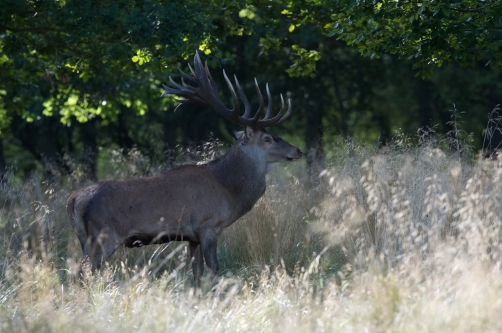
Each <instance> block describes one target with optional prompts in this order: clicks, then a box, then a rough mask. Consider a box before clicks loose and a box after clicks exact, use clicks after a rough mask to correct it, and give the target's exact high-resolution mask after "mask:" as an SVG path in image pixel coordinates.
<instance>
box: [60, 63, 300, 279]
mask: <svg viewBox="0 0 502 333" xmlns="http://www.w3.org/2000/svg"><path fill="white" fill-rule="evenodd" d="M189 68H190V71H191V73H192V75H193V76H191V75H188V74H186V73H184V72H183V71H181V70H180V69H179V68H178V70H179V72H180V74H181V76H182V79H181V84H178V83H176V82H174V81H173V79H172V78H171V77H170V78H169V80H170V82H171V84H172V86H173V87H174V88H170V87H168V86H166V85H164V84H163V87H164V89H165V91H164V93H163V94H162V96H164V95H165V94H170V95H177V96H181V97H184V99H181V100H178V102H179V105H178V106H177V107H176V109H178V108H179V107H180V106H182V105H185V104H198V105H202V106H208V107H211V108H212V109H214V111H216V112H217V113H218V114H220V115H221V116H223V117H224V118H226V119H228V120H230V121H232V122H234V123H236V124H238V125H241V126H243V127H244V130H243V131H242V132H239V133H237V135H236V136H237V140H236V142H235V143H234V145H233V146H232V147H231V148H230V149H229V150H228V151H227V153H226V154H224V155H223V156H221V157H219V158H217V159H215V160H213V161H210V162H209V163H207V164H202V165H183V166H180V167H177V168H174V169H171V170H169V171H166V172H165V173H163V174H160V175H157V176H153V177H147V178H139V179H130V180H121V181H102V182H98V183H96V184H93V185H90V186H88V187H86V188H83V189H81V190H78V191H76V192H74V193H73V194H72V195H71V196H70V198H69V199H68V203H67V213H68V215H69V217H70V220H71V223H72V226H73V228H74V229H75V230H76V233H77V236H78V239H79V241H80V245H81V247H82V260H81V262H80V269H79V272H80V273H79V276H80V277H81V276H82V267H83V266H84V265H89V264H90V267H91V272H94V271H95V270H96V269H98V268H99V267H100V266H101V265H102V264H103V262H104V261H105V260H106V259H107V258H108V257H109V256H110V255H111V254H112V253H113V252H114V251H115V250H116V249H117V248H118V247H119V246H121V245H124V246H125V247H129V248H132V247H141V246H144V245H148V244H163V243H168V242H171V241H188V247H189V251H190V256H191V259H192V270H193V275H194V279H195V284H196V285H198V284H199V283H200V279H201V277H202V274H203V271H204V260H205V262H206V265H207V266H208V268H209V271H210V275H211V276H212V277H215V276H216V274H217V272H218V260H217V257H216V247H217V242H218V237H219V236H220V234H221V232H222V231H223V229H225V228H226V227H228V226H229V225H231V224H232V223H234V222H235V221H236V220H237V219H238V218H240V217H241V216H243V215H244V214H246V213H247V212H249V211H250V210H251V209H252V208H253V206H254V204H255V203H256V202H257V201H258V199H259V198H260V197H261V196H262V195H263V193H264V192H265V188H266V182H265V175H266V173H267V172H268V171H270V170H271V169H272V168H273V167H274V166H276V165H278V164H279V163H281V162H284V161H294V160H297V159H299V158H300V157H301V156H302V152H301V150H300V149H298V148H297V147H294V146H292V145H291V144H289V143H288V142H286V141H284V140H282V139H281V138H279V137H277V136H275V135H273V134H271V133H269V132H267V131H266V130H265V128H267V127H272V126H277V125H279V124H281V123H283V122H284V121H285V120H286V119H287V118H288V117H289V116H290V114H291V100H288V109H287V112H285V107H284V99H283V98H282V95H281V108H280V110H279V112H278V113H277V114H276V115H275V116H274V117H271V115H272V97H271V95H270V91H269V89H268V84H267V87H266V90H267V97H268V105H267V109H266V112H265V116H264V117H263V118H261V117H262V114H263V112H264V109H265V107H264V102H263V97H262V94H261V91H260V88H259V86H258V83H257V81H256V79H255V86H256V91H257V94H258V99H259V107H258V110H257V112H256V113H255V114H254V115H253V116H252V115H251V108H250V105H249V102H248V99H247V97H246V95H245V94H244V92H243V90H242V88H241V86H240V84H239V81H238V80H237V77H234V78H235V84H236V87H237V91H238V94H239V95H240V98H241V100H242V101H243V103H244V114H242V115H241V114H240V113H241V112H240V104H239V100H238V98H237V94H236V92H235V90H234V87H233V85H232V83H231V81H230V80H229V79H228V77H227V75H226V73H225V71H223V75H224V78H225V81H226V83H227V85H228V88H229V89H230V92H231V94H232V98H233V102H234V107H233V109H229V108H227V107H226V106H225V105H224V104H223V102H222V101H221V100H220V98H219V97H218V90H217V88H216V84H215V81H214V80H213V78H212V77H211V74H210V73H209V69H208V67H207V63H206V65H205V66H203V64H202V62H201V60H200V57H199V55H198V53H196V55H195V58H194V69H192V67H190V65H189ZM184 79H186V80H189V81H191V82H193V83H195V84H196V85H197V86H193V85H189V84H186V83H185V80H184ZM176 109H175V111H176Z"/></svg>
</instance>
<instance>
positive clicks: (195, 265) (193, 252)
mask: <svg viewBox="0 0 502 333" xmlns="http://www.w3.org/2000/svg"><path fill="white" fill-rule="evenodd" d="M188 248H189V250H190V259H191V261H192V272H193V278H194V282H195V286H196V287H200V280H201V278H202V274H203V273H204V260H203V259H202V250H201V246H200V244H199V243H197V242H193V241H189V242H188Z"/></svg>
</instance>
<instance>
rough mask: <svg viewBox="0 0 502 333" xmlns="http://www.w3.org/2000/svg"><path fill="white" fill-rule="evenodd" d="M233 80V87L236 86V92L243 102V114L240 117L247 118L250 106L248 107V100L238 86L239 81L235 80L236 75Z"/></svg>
mask: <svg viewBox="0 0 502 333" xmlns="http://www.w3.org/2000/svg"><path fill="white" fill-rule="evenodd" d="M234 80H235V85H236V86H237V91H238V92H239V96H240V97H241V99H242V101H243V102H244V114H243V115H242V118H248V117H249V114H250V113H251V106H250V105H249V101H248V98H247V96H246V94H244V91H243V90H242V87H241V85H240V84H239V80H237V76H236V75H234Z"/></svg>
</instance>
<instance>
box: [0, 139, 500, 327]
mask: <svg viewBox="0 0 502 333" xmlns="http://www.w3.org/2000/svg"><path fill="white" fill-rule="evenodd" d="M403 142H404V141H399V140H396V141H395V142H394V143H393V144H391V145H390V148H389V149H386V150H385V151H376V150H375V149H371V148H365V147H358V146H355V145H354V144H353V143H351V142H349V143H348V144H345V145H341V146H339V147H335V148H333V149H332V151H331V152H330V156H331V157H330V159H329V161H330V162H329V166H328V167H327V168H326V170H324V171H323V172H322V173H321V174H320V175H319V176H318V177H317V176H316V177H309V176H308V175H307V172H306V171H305V170H304V168H303V167H302V165H301V164H300V163H296V164H290V165H288V166H286V167H278V168H276V169H275V170H274V171H273V172H272V173H271V175H270V176H269V177H268V184H269V185H268V189H267V192H266V194H265V196H264V197H263V198H262V199H261V200H260V201H259V202H258V203H257V204H256V206H255V207H254V209H253V210H252V211H251V212H250V213H249V214H247V215H246V216H244V217H243V218H241V219H240V220H239V221H237V222H236V223H235V224H234V225H232V226H231V227H229V228H228V229H227V230H225V232H224V234H223V236H222V237H221V240H220V243H219V248H218V255H219V259H220V262H221V267H222V269H221V274H220V277H219V280H218V282H217V283H216V285H215V286H213V285H212V284H211V283H210V282H209V281H206V283H205V285H204V286H203V288H202V290H201V291H197V292H196V291H194V290H193V288H192V282H191V279H192V277H191V272H190V265H189V260H188V258H187V250H186V246H185V245H184V244H183V243H173V244H168V245H163V246H151V247H146V248H141V249H134V250H130V249H128V250H122V249H120V250H118V251H117V253H116V254H114V255H113V256H112V258H111V259H110V260H109V261H108V263H107V265H105V267H104V268H103V269H102V270H101V271H100V272H99V273H98V274H96V275H95V276H93V277H91V278H90V279H88V280H87V281H86V284H85V286H84V287H81V286H79V285H77V284H74V283H73V282H72V281H71V279H70V274H69V273H70V271H71V269H72V268H73V266H74V265H75V262H77V261H78V259H79V256H80V249H79V246H78V244H77V240H76V236H75V235H74V234H73V232H72V230H71V227H70V224H69V223H68V220H67V217H66V216H65V201H66V198H67V197H68V195H69V193H70V192H71V191H72V190H74V189H76V188H78V187H79V186H82V185H83V184H84V183H85V182H86V180H85V179H81V178H79V175H74V176H73V177H70V178H68V179H62V180H60V181H59V182H58V184H57V185H56V184H53V183H52V184H51V183H47V182H43V181H40V180H38V179H36V178H33V179H31V180H29V181H27V182H25V183H18V182H16V180H15V179H14V178H12V177H9V176H7V177H6V179H4V181H3V182H2V183H1V185H0V186H1V187H0V198H1V201H0V203H1V204H2V209H1V213H0V237H2V241H1V242H0V331H5V332H12V331H16V332H22V331H27V332H28V331H29V332H32V331H44V332H45V331H48V332H49V331H51V332H52V331H74V332H88V331H96V332H101V331H103V332H104V331H107V332H108V331H123V332H126V331H127V332H129V331H134V332H147V331H148V332H152V331H154V332H157V331H159V332H165V331H174V330H181V331H190V332H199V331H200V332H203V331H204V332H207V331H211V332H213V331H215V332H218V331H224V332H228V331H231V332H234V331H235V332H239V331H242V332H248V331H260V332H275V331H288V332H305V331H316V332H333V331H354V332H380V331H395V332H421V331H423V332H434V331H435V332H444V331H451V332H472V331H493V332H498V331H501V329H502V320H501V319H500V318H501V316H500V312H501V310H502V272H501V270H500V261H501V236H502V235H501V231H502V221H501V215H502V214H501V210H502V188H501V187H502V182H501V179H500V178H501V177H502V168H501V167H500V166H499V165H498V164H497V162H496V161H487V160H468V159H466V158H464V157H461V156H459V155H458V154H454V153H449V152H447V151H445V150H441V149H439V148H437V147H435V145H433V144H427V143H422V144H421V145H418V146H417V147H412V146H411V145H409V144H407V143H403ZM212 145H213V146H211V147H209V148H208V147H204V148H203V149H198V150H197V149H196V150H192V151H191V152H190V156H191V160H192V161H200V160H203V159H210V158H212V157H213V156H214V154H215V151H217V148H218V144H217V143H216V144H215V143H214V142H213V143H212ZM114 156H115V157H116V158H115V159H108V160H109V161H110V162H109V163H110V164H109V165H108V168H104V169H102V170H116V171H110V172H109V174H108V178H121V177H127V176H131V175H137V174H138V170H146V172H148V173H155V172H158V170H160V169H157V170H152V169H151V167H144V166H145V164H144V162H145V161H144V160H143V159H142V157H141V156H140V154H138V153H137V152H133V153H131V154H130V156H132V157H130V158H125V159H124V158H123V155H121V154H115V155H114ZM175 162H176V163H177V162H179V161H175ZM138 165H139V166H138ZM102 172H103V171H102Z"/></svg>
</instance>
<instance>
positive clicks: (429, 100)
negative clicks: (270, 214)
mask: <svg viewBox="0 0 502 333" xmlns="http://www.w3.org/2000/svg"><path fill="white" fill-rule="evenodd" d="M354 3H355V2H352V1H327V2H326V1H289V2H284V3H281V4H279V3H269V2H265V1H203V2H202V3H200V2H197V1H141V2H135V1H118V2H117V1H116V2H111V1H103V2H99V3H96V4H91V3H90V2H85V1H84V2H77V1H65V2H56V1H43V2H33V1H0V5H1V6H2V8H3V9H2V13H1V14H0V22H1V23H0V129H1V135H0V139H1V144H0V168H2V169H5V167H7V166H11V165H15V168H16V170H17V171H16V173H17V175H18V176H20V177H25V176H27V175H30V174H32V173H33V172H44V173H45V176H47V177H52V178H53V177H57V176H58V175H61V174H69V173H73V172H75V171H76V170H79V172H81V173H83V174H85V178H87V179H97V178H99V167H98V165H99V160H100V159H104V158H108V157H109V152H110V151H111V150H116V151H120V152H121V153H123V154H125V155H127V154H130V152H131V151H134V152H138V153H140V154H141V155H142V156H144V157H145V158H146V159H147V160H149V161H150V163H152V164H155V165H159V166H160V165H164V166H166V165H167V166H169V165H170V163H171V161H172V159H173V158H175V157H176V154H177V153H179V151H180V150H179V149H178V148H177V147H179V146H180V145H181V146H187V145H190V144H194V145H197V144H200V143H201V142H204V141H207V140H210V139H215V138H217V139H219V140H221V141H222V142H223V143H226V144H230V143H231V142H233V135H232V133H233V131H234V130H237V129H238V128H236V127H235V126H234V125H233V124H231V123H230V122H228V121H226V120H224V119H222V118H221V117H219V116H217V115H216V114H215V113H214V112H213V111H211V110H207V109H206V110H205V109H201V108H197V107H185V108H182V109H181V110H180V111H179V112H176V113H173V110H174V107H175V105H176V102H175V101H174V99H172V98H160V94H161V92H162V87H161V83H168V81H169V76H172V77H173V78H174V79H175V80H176V81H178V79H179V74H178V72H177V69H176V67H177V66H180V68H181V69H183V70H187V65H186V64H187V63H188V62H192V59H193V55H194V54H195V50H199V52H200V53H201V55H202V58H203V60H205V61H207V62H208V64H209V66H210V68H211V71H212V73H213V76H214V78H215V79H216V80H217V81H218V82H219V86H220V93H221V94H222V96H223V98H224V100H226V101H228V105H231V99H230V94H229V92H228V89H227V87H226V85H225V82H224V80H223V77H222V69H225V71H226V72H227V74H229V75H234V74H235V75H236V76H237V77H238V79H239V81H240V82H241V84H242V85H243V87H244V90H245V91H246V93H247V95H248V97H249V98H250V101H251V104H252V105H257V95H256V93H255V90H254V87H253V84H254V83H253V80H254V77H256V78H257V80H258V82H259V83H260V87H261V88H262V91H265V83H266V82H268V83H269V86H270V89H271V92H272V95H273V97H274V103H275V105H276V106H277V107H278V103H280V99H279V94H280V93H282V94H283V95H284V96H285V97H287V98H291V99H292V101H293V115H292V117H291V118H290V120H288V121H287V122H286V123H285V124H283V125H282V126H281V128H279V129H274V130H275V131H277V133H278V134H280V135H281V136H283V137H284V138H285V139H287V140H288V141H290V142H292V143H293V144H295V145H298V146H300V147H301V148H302V149H304V150H306V151H309V152H310V154H309V155H308V156H309V158H308V161H307V163H308V164H309V165H312V164H313V163H314V161H316V160H320V161H322V159H323V156H325V155H329V151H330V147H331V146H332V145H334V144H336V143H337V142H340V141H342V142H343V141H345V140H357V141H358V142H363V143H367V144H370V145H375V146H383V145H386V144H387V143H388V142H389V141H390V140H391V139H392V138H393V137H394V136H395V135H396V134H399V133H405V134H406V135H408V136H410V137H415V136H419V135H421V133H423V132H420V131H419V129H420V128H428V130H427V131H428V132H436V133H443V134H447V133H452V130H453V129H454V128H453V124H452V122H451V121H452V117H457V118H456V122H455V124H454V125H455V126H460V127H461V129H462V130H463V132H462V133H463V134H462V136H465V137H467V136H468V135H470V134H471V133H472V139H473V141H472V143H471V144H472V146H473V147H474V148H475V149H476V150H477V149H480V148H481V147H482V145H483V130H484V129H485V128H486V127H487V121H488V116H489V114H490V112H491V110H493V109H494V107H495V106H496V105H498V104H500V103H502V70H501V68H500V66H497V65H498V64H499V62H500V52H501V51H500V49H501V48H502V46H501V45H500V41H501V40H500V29H501V27H502V25H501V24H502V22H500V17H502V15H499V14H500V12H501V11H502V9H501V8H502V7H501V5H500V1H498V2H497V1H493V4H491V2H487V4H491V5H490V6H488V5H487V6H485V7H483V6H482V7H479V4H477V3H475V2H472V1H465V2H462V3H458V2H452V3H450V2H447V3H446V2H435V1H430V2H424V3H422V4H421V5H417V4H415V5H410V4H406V3H403V5H402V6H401V7H399V6H398V7H395V8H398V10H399V12H397V13H396V12H395V10H396V9H395V8H394V7H392V8H391V7H389V8H387V7H386V6H387V5H386V4H385V3H383V4H384V5H383V6H382V3H379V5H378V4H377V5H371V4H370V3H369V2H358V4H365V6H366V7H362V8H359V7H357V6H356V5H354ZM368 6H369V7H368ZM409 6H412V7H409ZM413 6H415V7H413ZM462 6H463V7H462ZM466 6H467V7H466ZM469 6H471V7H469ZM476 6H478V7H476ZM368 8H369V9H368ZM386 8H387V9H386ZM410 11H411V12H413V13H415V14H413V15H415V18H414V20H413V19H411V20H410V19H406V20H403V21H402V22H401V21H399V20H400V15H404V14H406V13H408V12H410ZM343 13H345V14H343ZM455 13H459V15H457V16H455V15H456V14H455ZM480 13H481V14H480ZM384 14H385V15H384ZM344 15H345V16H344ZM350 15H352V16H350ZM406 15H407V14H406ZM497 15H498V16H497ZM347 17H352V18H353V19H351V20H348V19H347ZM356 17H357V19H358V20H360V21H361V22H366V23H361V25H358V24H355V23H354V22H356V21H355V18H356ZM378 20H382V21H381V22H379V21H378ZM385 20H391V21H389V22H393V24H395V25H396V26H395V27H398V28H395V30H394V31H395V33H394V34H393V35H392V34H391V35H388V33H387V35H385V34H382V33H380V32H379V30H378V29H380V27H381V26H382V24H388V22H387V21H385ZM410 22H411V23H410ZM472 22H475V23H472ZM351 24H355V25H354V26H351ZM407 24H409V25H410V27H409V29H410V30H409V31H407V30H406V29H407V28H408V27H407ZM467 24H468V26H466V25H467ZM473 24H475V26H474V28H477V29H478V30H479V31H480V33H479V34H478V37H476V38H474V39H473V38H472V37H471V36H472V35H473V32H472V31H470V30H468V29H473ZM358 27H364V30H361V31H360V32H357V31H355V30H357V29H358ZM455 29H457V30H455ZM431 31H432V33H431ZM469 31H470V32H469ZM430 33H431V38H430V39H428V37H427V34H430ZM379 38H380V39H379ZM399 38H401V40H402V41H408V42H410V43H411V42H412V41H413V43H414V44H413V45H411V46H409V45H408V44H407V43H405V42H403V43H402V44H400V45H402V46H403V47H402V48H396V46H395V40H399ZM413 38H415V39H413ZM392 43H394V44H392ZM417 45H418V46H417ZM413 48H418V49H419V51H420V52H418V53H416V54H415V53H413V54H415V56H414V57H411V59H410V57H409V56H408V55H409V54H410V52H412V51H413ZM474 49H475V50H476V52H473V51H472V50H474ZM372 50H373V51H372ZM370 51H371V52H370ZM413 52H414V51H413ZM431 59H432V60H431ZM458 117H461V118H458ZM463 139H464V138H463Z"/></svg>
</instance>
